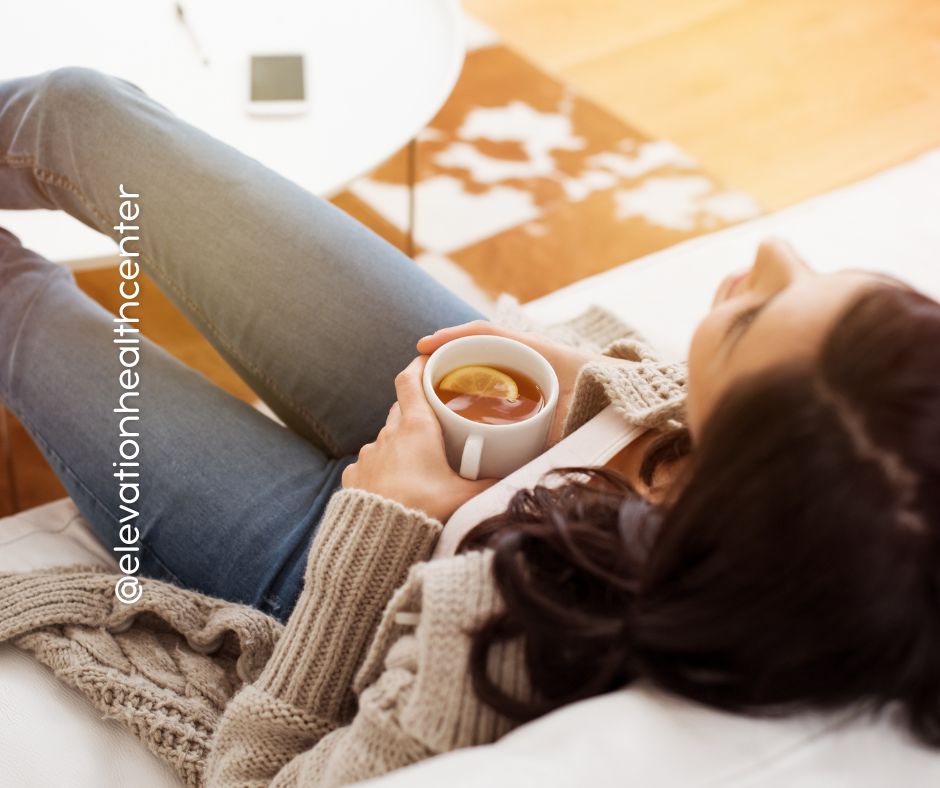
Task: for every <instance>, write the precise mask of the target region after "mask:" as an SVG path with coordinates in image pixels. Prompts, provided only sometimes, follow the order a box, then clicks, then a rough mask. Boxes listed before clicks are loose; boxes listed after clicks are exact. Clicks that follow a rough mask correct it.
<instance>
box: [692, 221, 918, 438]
mask: <svg viewBox="0 0 940 788" xmlns="http://www.w3.org/2000/svg"><path fill="white" fill-rule="evenodd" d="M885 284H888V286H898V287H905V286H904V285H903V284H902V283H901V282H900V281H898V280H895V279H893V278H891V277H886V276H885V275H883V274H877V273H873V272H870V271H862V270H856V269H846V270H843V271H836V272H834V273H819V272H817V271H814V270H813V269H812V268H810V267H809V266H808V265H807V264H806V263H805V262H804V261H803V260H802V259H801V258H800V257H799V255H798V254H797V252H796V250H795V249H794V248H793V247H792V246H791V245H790V244H789V243H787V242H786V241H783V240H780V239H776V238H771V239H768V240H766V241H764V242H763V243H762V244H761V245H760V247H759V248H758V251H757V255H756V258H755V261H754V264H753V266H752V267H751V268H750V270H748V271H741V272H738V273H736V274H732V275H730V276H728V277H726V278H725V279H724V280H723V281H722V282H721V284H720V285H719V287H718V290H717V292H716V293H715V296H714V299H713V301H712V308H711V311H710V312H709V313H708V314H707V315H706V316H705V317H704V318H703V319H702V320H701V321H700V323H699V325H698V328H697V329H696V331H695V335H694V336H693V338H692V343H691V346H690V348H689V356H688V360H689V387H688V397H687V403H686V404H687V408H688V417H689V426H690V428H691V430H692V432H693V434H698V432H699V430H700V428H701V427H702V425H703V424H704V422H705V419H706V418H707V415H708V413H709V412H710V411H711V410H712V409H713V408H714V406H715V404H716V403H717V402H718V400H719V399H720V398H721V396H722V393H723V392H725V391H727V390H728V389H729V388H730V387H731V386H733V385H734V383H735V382H736V381H738V380H739V379H741V378H742V377H744V376H746V375H749V374H752V373H755V372H760V371H763V370H767V369H770V368H772V367H774V366H776V365H779V364H781V363H787V362H794V361H801V360H802V361H807V360H810V359H812V358H814V357H816V356H818V354H819V351H820V349H821V347H822V345H823V342H824V341H825V339H826V337H827V336H829V334H830V333H831V331H832V329H833V328H834V326H835V324H836V322H837V321H838V319H839V316H840V315H841V314H842V313H843V312H844V311H845V309H846V307H847V306H848V305H849V304H850V303H852V301H854V300H855V299H856V298H857V297H858V296H859V295H860V294H861V293H862V292H864V291H865V290H867V289H870V288H872V287H880V286H884V285H885Z"/></svg>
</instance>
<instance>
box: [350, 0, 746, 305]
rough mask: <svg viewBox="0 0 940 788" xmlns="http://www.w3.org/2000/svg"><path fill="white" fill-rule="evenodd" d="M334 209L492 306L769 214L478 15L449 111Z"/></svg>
mask: <svg viewBox="0 0 940 788" xmlns="http://www.w3.org/2000/svg"><path fill="white" fill-rule="evenodd" d="M412 152H413V154H414V159H413V160H412V159H411V158H410V156H411V155H412ZM412 180H413V182H414V195H413V200H414V202H413V213H412V208H410V207H409V183H411V182H412ZM335 202H336V203H337V204H338V205H340V206H341V207H342V208H344V209H345V210H347V211H349V212H350V213H352V214H353V215H354V216H356V217H357V218H359V219H360V220H362V221H363V222H365V223H366V224H368V225H370V226H371V227H372V228H373V229H375V230H377V231H378V232H379V233H380V234H382V235H383V236H384V237H386V238H387V239H389V240H390V241H392V242H393V243H396V244H397V245H399V246H400V247H401V248H403V249H406V250H407V251H410V252H411V253H412V254H413V256H414V258H415V260H416V262H417V263H418V265H421V266H422V267H423V268H425V269H426V270H428V271H429V272H431V273H432V274H433V275H435V276H437V277H438V278H440V279H441V280H442V281H444V282H445V284H447V285H448V286H450V287H452V288H453V289H455V290H457V291H458V292H460V293H461V295H463V296H464V297H465V298H466V299H467V300H470V301H473V302H475V303H476V304H477V305H479V306H480V307H482V308H484V309H486V307H487V306H488V305H489V304H491V303H492V299H493V298H494V297H495V296H496V295H498V294H499V293H501V292H507V293H511V294H512V295H514V296H515V297H516V298H518V299H519V300H520V301H523V302H524V301H528V300H530V299H532V298H537V297H539V296H542V295H544V294H546V293H549V292H551V291H553V290H556V289H558V288H559V287H562V286H564V285H567V284H570V283H571V282H573V281H576V280H578V279H582V278H584V277H586V276H590V275H591V274H596V273H598V272H600V271H604V270H607V269H609V268H612V267H613V266H616V265H619V264H621V263H623V262H625V261H628V260H632V259H635V258H637V257H641V256H643V255H645V254H648V253H649V252H652V251H656V250H658V249H662V248H663V247H666V246H670V245H672V244H674V243H677V242H678V241H682V240H684V239H686V238H689V237H691V236H694V235H698V234H701V233H704V232H709V231H711V230H715V229H718V228H720V227H724V226H726V225H728V224H731V223H735V222H738V221H742V220H745V219H750V218H753V217H754V216H755V215H757V214H758V213H759V212H760V211H759V208H758V206H757V205H756V204H755V202H754V201H753V200H752V199H751V198H750V197H749V196H748V195H746V194H743V193H742V192H739V191H732V190H729V189H727V188H726V187H724V186H723V185H722V184H720V183H719V182H718V181H716V179H715V178H713V177H712V176H711V175H709V174H708V173H706V172H704V171H703V170H702V169H701V167H699V165H698V164H697V163H696V162H695V161H693V160H692V159H691V158H690V157H689V156H688V155H686V154H685V153H684V152H683V151H682V150H680V149H679V148H677V147H676V146H675V145H673V144H672V143H670V142H667V141H664V140H654V139H650V138H649V137H647V136H645V135H644V134H642V133H641V132H639V131H637V130H636V129H635V128H633V127H632V126H630V125H628V124H627V123H625V122H623V121H622V120H620V119H619V118H616V117H614V116H612V115H611V114H610V113H608V112H606V111H605V110H603V109H601V108H600V107H598V106H597V105H596V104H594V103H592V102H591V101H589V100H587V99H585V98H584V97H583V96H580V95H578V93H577V92H575V91H574V90H572V89H571V88H570V87H568V86H566V85H564V84H562V83H561V82H559V81H558V80H557V79H554V78H553V77H551V76H549V75H548V74H546V73H545V72H543V71H541V70H540V69H539V68H537V67H536V66H534V65H533V64H532V63H530V62H528V61H527V60H525V59H524V58H522V57H521V56H519V55H518V54H517V53H515V52H514V51H513V50H511V49H510V48H508V47H507V46H506V45H504V44H503V43H502V42H501V41H500V40H499V38H498V37H497V36H496V35H495V34H494V33H493V32H492V31H491V30H489V29H488V28H486V27H484V26H483V25H482V24H480V23H479V22H476V21H474V20H473V19H472V18H468V53H467V57H466V61H465V65H464V69H463V73H462V75H461V77H460V80H459V81H458V83H457V86H456V88H455V90H454V92H453V94H452V95H451V97H450V99H449V100H448V101H447V103H446V104H445V106H444V107H443V108H442V110H441V111H440V113H438V115H437V117H435V118H434V119H433V120H432V121H431V123H430V125H429V126H428V128H427V129H426V130H425V131H424V132H422V133H421V135H420V136H419V137H418V139H417V141H416V142H415V144H414V146H413V148H411V150H409V148H405V149H403V150H402V151H400V152H399V153H398V154H396V155H395V156H394V157H393V158H392V159H390V160H389V161H387V162H386V163H385V164H383V165H382V166H380V167H379V168H377V169H376V170H374V171H373V172H371V173H369V174H368V175H366V176H364V177H362V178H359V179H358V180H356V181H354V182H353V183H352V184H351V185H350V186H349V188H348V189H347V190H346V191H345V192H343V193H342V194H340V195H338V196H337V197H336V198H335ZM412 216H413V217H414V223H413V225H412V224H411V221H410V220H411V217H412ZM409 228H411V233H410V238H409ZM409 241H410V243H409Z"/></svg>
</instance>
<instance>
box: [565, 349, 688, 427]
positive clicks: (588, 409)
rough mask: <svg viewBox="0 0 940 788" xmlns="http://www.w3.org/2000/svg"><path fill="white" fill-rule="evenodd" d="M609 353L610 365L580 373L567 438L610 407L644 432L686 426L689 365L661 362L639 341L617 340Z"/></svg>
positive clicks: (596, 365) (590, 366) (589, 366)
mask: <svg viewBox="0 0 940 788" xmlns="http://www.w3.org/2000/svg"><path fill="white" fill-rule="evenodd" d="M603 353H604V355H606V356H610V361H606V360H600V361H591V362H589V363H587V364H585V365H584V366H583V367H581V369H580V371H579V372H578V377H577V379H576V380H575V385H574V394H573V395H572V398H571V405H570V408H569V410H568V414H567V416H566V417H565V422H564V424H563V425H562V437H566V436H567V435H569V434H570V433H572V432H574V431H575V430H576V429H577V428H578V427H580V426H581V425H582V424H584V423H585V422H586V421H588V420H589V419H591V418H593V417H594V416H596V415H597V414H598V413H599V412H600V411H601V410H603V409H604V408H605V407H606V406H607V405H609V404H613V405H614V408H615V410H616V411H617V413H619V414H620V416H622V417H623V419H624V420H625V421H626V422H627V423H628V424H632V425H635V426H638V427H646V428H648V429H662V428H667V429H668V428H675V427H681V426H684V425H685V423H686V414H685V395H686V382H687V375H688V369H687V366H686V363H685V362H664V361H660V360H659V359H658V358H657V357H656V354H655V353H654V351H653V350H652V348H650V346H649V345H647V344H646V343H645V342H643V341H642V340H641V339H639V338H636V337H624V338H620V339H616V340H613V341H611V342H610V343H608V344H607V345H606V346H605V347H604V350H603Z"/></svg>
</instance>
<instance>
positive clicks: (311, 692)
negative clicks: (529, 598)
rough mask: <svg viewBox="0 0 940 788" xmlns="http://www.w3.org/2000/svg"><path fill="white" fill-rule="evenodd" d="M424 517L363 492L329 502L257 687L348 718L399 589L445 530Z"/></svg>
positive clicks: (321, 712)
mask: <svg viewBox="0 0 940 788" xmlns="http://www.w3.org/2000/svg"><path fill="white" fill-rule="evenodd" d="M441 528H442V525H441V523H440V522H439V521H437V520H435V519H434V518H432V517H429V516H428V515H427V514H425V513H424V512H421V511H419V510H417V509H412V508H409V507H407V506H404V505H402V504H401V503H398V502H397V501H393V500H391V499H389V498H385V497H383V496H381V495H377V494H375V493H372V492H368V491H366V490H361V489H358V488H345V489H342V490H338V491H337V492H335V493H334V494H333V496H332V497H331V498H330V501H329V503H328V504H327V507H326V510H325V512H324V514H323V518H322V520H321V521H320V526H319V529H318V531H317V535H316V537H315V538H314V540H313V544H312V545H311V548H310V556H309V558H308V560H307V570H306V574H305V578H304V587H303V590H302V591H301V593H300V598H299V599H298V601H297V604H296V606H295V608H294V610H293V612H292V613H291V616H290V619H289V620H288V622H287V625H286V627H285V630H284V634H283V635H282V637H281V639H280V640H279V642H278V644H277V646H276V647H275V649H274V653H273V654H272V655H271V659H270V660H269V661H268V663H267V665H266V666H265V669H264V671H263V672H262V673H261V676H260V677H259V678H258V681H257V682H256V686H258V687H259V688H260V689H262V690H264V691H266V692H268V693H269V694H271V695H273V696H275V697H277V698H279V699H281V700H284V701H286V702H288V703H290V704H293V705H294V706H298V707H300V708H306V709H312V710H315V711H316V713H317V714H318V715H319V716H326V717H330V718H336V717H338V716H342V715H343V714H346V713H349V712H350V711H351V709H350V708H349V707H350V706H351V705H352V703H353V695H352V690H351V687H352V681H353V677H354V676H355V674H356V671H357V670H358V669H359V665H360V664H361V662H362V660H363V658H364V657H365V653H366V649H367V648H368V645H369V642H370V641H371V639H372V637H373V634H374V632H375V629H376V627H377V625H378V621H379V618H380V617H381V614H382V611H383V610H384V608H385V605H386V603H387V602H388V600H389V598H390V597H391V595H392V592H393V591H394V590H395V589H396V588H397V587H398V586H400V585H401V584H402V583H403V582H404V581H405V578H406V577H407V574H408V570H409V569H410V568H411V566H412V565H413V564H415V563H418V562H419V561H425V560H427V559H428V558H429V557H430V554H431V551H432V549H433V548H434V544H435V542H436V541H437V538H438V535H439V534H440V532H441Z"/></svg>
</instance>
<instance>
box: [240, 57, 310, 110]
mask: <svg viewBox="0 0 940 788" xmlns="http://www.w3.org/2000/svg"><path fill="white" fill-rule="evenodd" d="M251 100H252V101H303V100H304V56H303V55H252V57H251Z"/></svg>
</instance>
